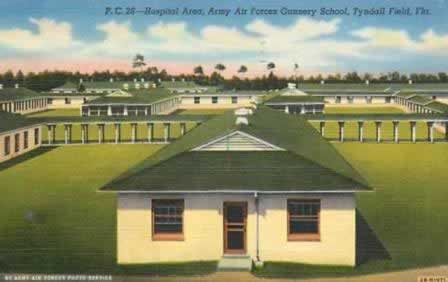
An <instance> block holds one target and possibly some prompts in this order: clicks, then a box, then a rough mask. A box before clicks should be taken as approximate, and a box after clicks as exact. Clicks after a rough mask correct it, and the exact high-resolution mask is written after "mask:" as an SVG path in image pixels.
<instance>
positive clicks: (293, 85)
mask: <svg viewBox="0 0 448 282" xmlns="http://www.w3.org/2000/svg"><path fill="white" fill-rule="evenodd" d="M296 86H297V84H295V83H288V89H296Z"/></svg>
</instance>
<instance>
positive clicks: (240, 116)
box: [235, 108, 253, 125]
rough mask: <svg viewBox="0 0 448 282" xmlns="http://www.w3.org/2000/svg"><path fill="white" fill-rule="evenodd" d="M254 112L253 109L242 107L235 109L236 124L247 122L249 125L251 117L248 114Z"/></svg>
mask: <svg viewBox="0 0 448 282" xmlns="http://www.w3.org/2000/svg"><path fill="white" fill-rule="evenodd" d="M251 114H253V109H247V108H240V109H236V110H235V115H236V125H240V124H245V125H249V119H248V118H247V116H249V115H251Z"/></svg>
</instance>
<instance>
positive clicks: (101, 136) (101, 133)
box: [98, 123, 105, 144]
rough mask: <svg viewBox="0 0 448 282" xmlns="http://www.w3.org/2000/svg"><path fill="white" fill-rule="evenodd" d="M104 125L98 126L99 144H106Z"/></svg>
mask: <svg viewBox="0 0 448 282" xmlns="http://www.w3.org/2000/svg"><path fill="white" fill-rule="evenodd" d="M104 127H105V124H104V123H99V124H98V144H101V143H103V142H104Z"/></svg>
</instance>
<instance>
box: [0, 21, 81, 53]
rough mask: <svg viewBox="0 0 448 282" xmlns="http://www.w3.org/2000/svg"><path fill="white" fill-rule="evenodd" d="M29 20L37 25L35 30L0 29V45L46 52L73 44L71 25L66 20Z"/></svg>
mask: <svg viewBox="0 0 448 282" xmlns="http://www.w3.org/2000/svg"><path fill="white" fill-rule="evenodd" d="M29 22H31V23H32V24H33V25H35V26H37V32H35V33H33V32H32V31H30V30H27V29H18V28H16V29H9V30H8V29H1V30H0V45H3V46H5V47H8V48H12V49H17V50H25V51H41V52H48V51H53V50H58V49H67V48H71V47H73V46H75V45H76V44H77V42H75V41H74V40H73V36H72V26H71V24H70V23H68V22H56V21H55V20H52V19H48V18H41V19H35V18H30V19H29Z"/></svg>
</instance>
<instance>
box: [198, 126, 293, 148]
mask: <svg viewBox="0 0 448 282" xmlns="http://www.w3.org/2000/svg"><path fill="white" fill-rule="evenodd" d="M234 135H243V136H244V137H246V138H249V139H251V140H254V141H256V142H258V143H261V144H263V145H265V146H268V147H270V148H269V149H266V150H264V151H285V149H283V148H280V147H278V146H275V145H273V144H271V143H269V142H266V141H264V140H262V139H259V138H257V137H255V136H253V135H250V134H247V133H245V132H242V131H239V130H235V131H233V132H231V133H229V134H226V135H224V136H222V137H219V138H217V139H213V140H212V141H209V142H207V143H205V144H203V145H200V146H198V147H195V148H193V149H192V150H191V151H207V149H206V148H207V147H209V146H212V145H214V144H216V143H219V142H221V141H222V140H224V139H226V138H230V137H232V136H234ZM228 151H246V150H228ZM247 151H252V150H247Z"/></svg>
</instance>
